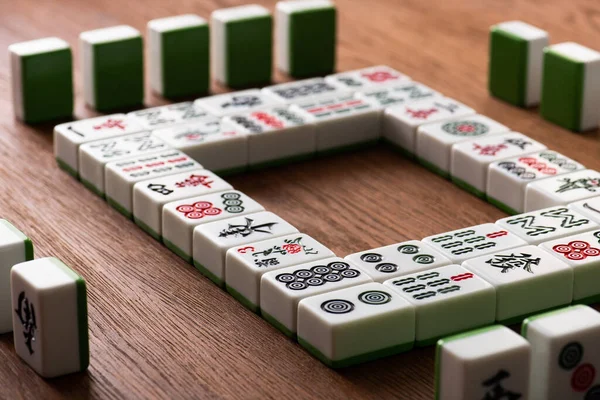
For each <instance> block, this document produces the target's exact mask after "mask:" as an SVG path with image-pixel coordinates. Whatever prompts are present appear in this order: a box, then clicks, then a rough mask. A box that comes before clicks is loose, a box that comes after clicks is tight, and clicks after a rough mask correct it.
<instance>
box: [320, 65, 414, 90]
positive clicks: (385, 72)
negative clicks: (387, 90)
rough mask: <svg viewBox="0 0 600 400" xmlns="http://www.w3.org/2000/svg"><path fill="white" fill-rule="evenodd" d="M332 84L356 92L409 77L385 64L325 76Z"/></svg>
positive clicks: (408, 79)
mask: <svg viewBox="0 0 600 400" xmlns="http://www.w3.org/2000/svg"><path fill="white" fill-rule="evenodd" d="M325 80H326V81H327V82H329V83H331V84H332V85H338V86H340V87H341V88H343V89H345V90H350V91H352V92H356V91H359V90H363V89H368V88H373V87H382V86H388V85H396V84H398V83H404V82H407V81H410V78H409V77H408V76H406V75H404V74H402V73H400V72H398V71H396V70H395V69H393V68H390V67H388V66H385V65H378V66H375V67H369V68H363V69H357V70H354V71H348V72H342V73H339V74H335V75H329V76H326V77H325Z"/></svg>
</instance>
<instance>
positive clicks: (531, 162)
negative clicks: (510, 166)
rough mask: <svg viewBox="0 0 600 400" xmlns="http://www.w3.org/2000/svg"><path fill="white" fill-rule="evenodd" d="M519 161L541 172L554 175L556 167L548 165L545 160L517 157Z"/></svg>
mask: <svg viewBox="0 0 600 400" xmlns="http://www.w3.org/2000/svg"><path fill="white" fill-rule="evenodd" d="M519 161H520V162H522V163H523V164H525V165H527V166H529V167H531V168H533V169H535V170H538V171H539V172H541V173H542V174H545V175H556V168H552V167H548V165H547V164H546V163H545V162H540V161H538V160H537V158H534V157H521V158H519Z"/></svg>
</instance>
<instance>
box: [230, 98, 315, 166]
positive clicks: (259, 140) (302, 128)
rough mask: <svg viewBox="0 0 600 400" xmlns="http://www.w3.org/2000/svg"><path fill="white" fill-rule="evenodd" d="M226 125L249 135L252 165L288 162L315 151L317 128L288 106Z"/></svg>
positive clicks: (241, 116) (234, 119)
mask: <svg viewBox="0 0 600 400" xmlns="http://www.w3.org/2000/svg"><path fill="white" fill-rule="evenodd" d="M223 121H224V123H225V124H228V125H232V126H233V127H234V128H235V130H236V131H239V132H243V133H246V134H248V163H249V165H257V164H263V163H267V162H270V161H276V160H283V159H286V160H289V159H290V158H294V157H302V156H307V155H310V154H313V153H314V152H315V151H316V147H317V134H316V127H315V125H314V124H313V123H311V118H310V117H308V116H306V115H302V114H300V113H299V112H296V111H293V110H290V109H289V108H288V107H287V106H282V107H273V108H268V109H264V110H260V111H252V112H250V113H246V114H236V115H231V116H227V117H225V118H223Z"/></svg>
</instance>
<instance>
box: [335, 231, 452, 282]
mask: <svg viewBox="0 0 600 400" xmlns="http://www.w3.org/2000/svg"><path fill="white" fill-rule="evenodd" d="M345 259H346V260H348V261H350V262H352V263H354V264H356V265H358V266H359V267H361V268H362V270H363V271H365V272H366V273H367V274H369V276H370V277H371V278H373V280H374V281H375V282H383V281H386V280H388V279H390V278H395V277H397V276H402V275H406V274H412V273H414V272H419V271H424V270H426V269H432V268H437V267H442V266H444V265H449V264H451V261H450V260H449V259H448V258H446V257H444V256H443V255H442V254H441V253H440V252H438V251H437V250H434V249H433V248H432V247H431V246H429V245H427V244H425V243H423V242H420V241H418V240H410V241H408V242H402V243H397V244H392V245H389V246H385V247H379V248H376V249H371V250H366V251H361V252H360V253H354V254H350V255H348V256H346V257H345Z"/></svg>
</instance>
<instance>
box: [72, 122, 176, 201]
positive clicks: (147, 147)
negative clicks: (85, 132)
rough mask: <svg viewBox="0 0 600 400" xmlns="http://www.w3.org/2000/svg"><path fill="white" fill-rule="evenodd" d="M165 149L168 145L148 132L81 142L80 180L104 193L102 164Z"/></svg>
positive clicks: (167, 148)
mask: <svg viewBox="0 0 600 400" xmlns="http://www.w3.org/2000/svg"><path fill="white" fill-rule="evenodd" d="M165 150H170V147H169V146H168V145H167V144H166V143H165V142H163V141H162V140H161V139H159V138H157V137H155V136H152V135H151V134H150V132H142V133H132V134H130V135H127V136H119V137H115V138H111V139H106V140H98V141H94V142H91V143H86V144H82V145H81V146H80V147H79V175H80V177H81V180H82V181H84V182H86V183H87V184H90V185H92V186H93V187H95V188H96V190H97V192H99V193H104V166H105V165H106V164H107V163H108V162H111V161H119V160H126V159H129V158H135V157H139V156H143V155H146V154H152V153H156V152H160V151H165Z"/></svg>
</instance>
